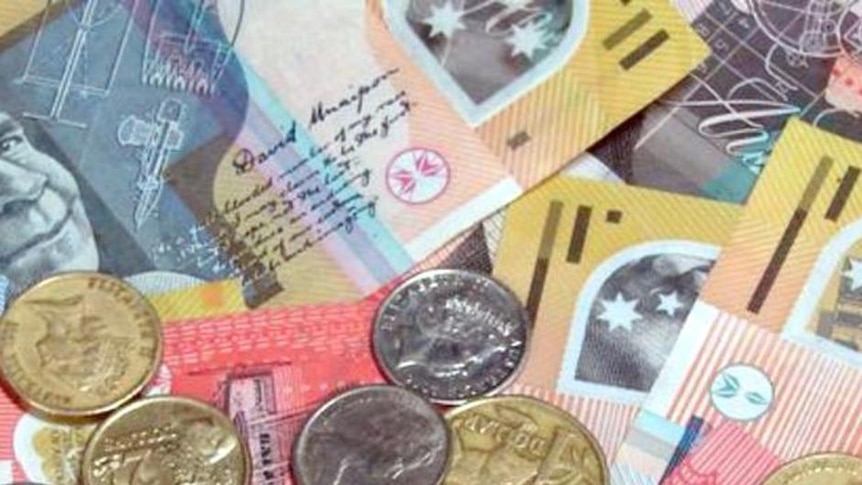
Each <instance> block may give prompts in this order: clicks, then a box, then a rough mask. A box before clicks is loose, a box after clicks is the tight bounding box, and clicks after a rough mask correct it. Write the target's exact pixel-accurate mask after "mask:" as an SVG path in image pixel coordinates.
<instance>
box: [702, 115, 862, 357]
mask: <svg viewBox="0 0 862 485" xmlns="http://www.w3.org/2000/svg"><path fill="white" fill-rule="evenodd" d="M860 171H862V145H860V144H858V143H855V142H852V141H849V140H847V139H844V138H841V137H840V136H837V135H833V134H831V133H827V132H825V131H822V130H819V129H817V128H815V127H812V126H810V125H808V124H805V123H802V122H800V121H793V122H791V123H790V124H789V125H788V127H787V130H786V131H785V132H784V133H783V134H782V136H781V139H780V140H779V141H778V144H777V148H776V150H775V152H774V153H773V155H772V158H771V159H770V164H769V166H768V168H767V169H766V170H765V171H764V173H763V175H762V177H761V178H760V181H759V182H758V185H757V186H756V188H755V190H754V192H753V194H752V197H751V198H750V199H749V203H748V205H747V206H746V208H745V210H744V212H743V214H742V215H741V216H740V222H739V226H738V227H737V228H736V229H735V230H734V233H733V236H732V237H731V239H730V242H729V244H728V245H727V247H726V248H725V249H724V251H723V252H722V257H721V259H720V260H719V261H718V263H717V264H716V267H715V269H714V271H713V273H712V275H711V277H710V279H709V283H708V284H707V285H706V288H705V289H704V293H703V299H704V300H705V301H706V302H708V303H710V304H712V305H713V306H715V307H718V308H719V309H721V310H722V311H725V312H728V313H731V314H734V315H737V316H740V317H742V318H745V319H747V320H749V321H751V322H754V323H757V324H759V325H761V326H764V327H767V328H769V329H770V330H773V331H775V332H781V333H782V334H784V335H785V336H786V337H788V338H790V339H791V340H794V341H797V342H799V343H803V344H805V345H809V346H813V347H815V348H817V349H818V350H820V351H823V352H826V353H828V354H830V355H835V356H841V357H842V358H844V359H845V360H846V361H848V362H850V363H853V364H854V365H857V366H859V365H862V353H860V350H862V187H860V185H859V175H860Z"/></svg>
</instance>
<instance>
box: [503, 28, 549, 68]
mask: <svg viewBox="0 0 862 485" xmlns="http://www.w3.org/2000/svg"><path fill="white" fill-rule="evenodd" d="M506 43H507V44H509V45H511V46H512V57H518V56H519V55H523V56H525V57H526V58H527V59H529V60H531V61H532V60H533V56H535V55H536V52H538V51H540V50H544V49H547V48H548V34H547V32H545V30H544V29H543V28H542V27H541V26H540V25H539V24H538V23H536V22H531V23H529V24H527V25H526V26H524V27H521V26H519V25H513V26H512V35H510V36H509V37H508V38H507V39H506Z"/></svg>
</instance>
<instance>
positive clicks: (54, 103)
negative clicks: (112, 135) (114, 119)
mask: <svg viewBox="0 0 862 485" xmlns="http://www.w3.org/2000/svg"><path fill="white" fill-rule="evenodd" d="M59 3H60V1H59V0H48V1H47V5H46V8H45V10H44V11H43V13H42V18H41V21H40V24H39V27H38V29H37V31H36V36H35V39H34V40H33V44H32V47H31V48H30V55H29V59H28V60H27V66H26V67H25V68H24V72H23V74H22V76H21V77H20V78H19V79H18V80H17V82H18V83H21V84H29V85H33V86H38V87H40V88H46V89H48V90H51V91H53V94H52V96H51V98H50V103H49V104H48V105H46V106H45V108H44V109H45V111H46V112H45V111H42V112H36V111H32V112H31V111H28V112H26V113H25V114H24V116H26V117H28V118H34V119H39V120H44V121H49V122H55V123H60V124H63V125H65V126H70V127H74V128H81V129H83V128H86V127H87V122H86V121H84V120H81V119H80V117H81V115H79V114H67V111H69V110H70V108H71V111H73V113H75V112H77V111H79V110H81V109H82V108H85V106H84V104H85V103H86V102H88V101H89V98H91V97H96V98H106V97H107V96H108V95H109V94H110V93H111V87H112V86H113V84H114V81H115V80H116V78H117V70H118V69H119V65H120V59H121V57H122V55H123V53H124V52H125V48H126V43H127V40H128V37H129V32H130V30H131V28H132V20H133V18H134V11H135V9H136V8H137V4H138V0H133V1H132V2H131V3H129V2H125V3H127V4H128V5H124V2H122V1H121V0H86V1H82V2H63V5H62V8H64V9H66V10H67V11H68V14H67V15H61V16H59V18H55V17H56V16H55V15H54V14H53V13H52V10H53V9H52V8H50V7H52V6H55V5H56V4H59ZM49 24H51V29H52V30H54V34H53V35H48V36H46V35H44V34H45V33H46V30H47V28H48V25H49ZM97 38H98V39H97ZM108 39H111V40H110V41H108ZM106 46H113V49H112V48H110V47H106ZM106 49H107V51H108V52H106ZM58 59H63V60H62V62H57V60H58ZM72 97H75V98H76V100H74V101H73V100H72ZM71 104H75V106H74V107H72V106H70V105H71Z"/></svg>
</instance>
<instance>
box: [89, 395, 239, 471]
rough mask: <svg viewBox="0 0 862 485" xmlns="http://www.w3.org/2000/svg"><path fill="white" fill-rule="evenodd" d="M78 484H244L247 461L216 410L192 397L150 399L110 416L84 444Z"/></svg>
mask: <svg viewBox="0 0 862 485" xmlns="http://www.w3.org/2000/svg"><path fill="white" fill-rule="evenodd" d="M82 462H83V464H82V466H81V468H82V470H81V478H82V480H83V483H84V485H114V484H118V483H128V484H144V483H154V484H155V483H158V484H160V485H168V484H182V483H187V484H207V485H248V484H249V483H250V482H251V457H250V455H249V453H248V449H247V448H246V446H245V443H244V442H243V440H242V437H241V436H240V434H239V432H238V431H237V430H236V428H234V426H233V424H232V423H231V421H230V420H229V419H228V418H227V416H225V415H224V414H222V412H221V411H219V410H218V409H216V408H214V407H212V406H210V405H208V404H205V403H203V402H200V401H196V400H194V399H189V398H184V397H173V396H159V397H150V398H146V399H142V400H140V401H136V402H134V403H132V404H129V405H128V406H126V407H124V408H122V409H120V410H119V411H117V412H115V413H114V414H112V415H111V416H109V417H108V419H106V420H105V422H104V423H102V424H101V425H100V426H99V428H98V429H96V432H95V433H93V437H92V438H90V441H89V443H87V448H86V449H85V450H84V456H83V458H82Z"/></svg>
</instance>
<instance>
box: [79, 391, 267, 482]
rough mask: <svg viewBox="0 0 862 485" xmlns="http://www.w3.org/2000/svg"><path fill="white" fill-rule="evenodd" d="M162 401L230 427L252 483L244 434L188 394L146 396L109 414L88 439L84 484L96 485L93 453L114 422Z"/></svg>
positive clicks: (82, 473)
mask: <svg viewBox="0 0 862 485" xmlns="http://www.w3.org/2000/svg"><path fill="white" fill-rule="evenodd" d="M161 403H166V404H180V405H183V406H188V407H190V408H195V409H198V410H203V411H204V412H206V413H208V414H209V415H211V416H213V417H214V418H215V419H216V420H218V421H219V422H220V423H221V424H223V425H225V427H226V428H227V429H229V430H230V432H231V434H233V436H234V437H235V438H236V439H237V442H239V445H240V449H241V450H242V455H243V462H244V463H243V464H244V468H245V470H244V472H243V483H242V485H251V479H252V474H253V470H252V466H253V463H252V458H251V452H250V451H249V448H248V443H246V441H245V438H243V436H242V434H240V432H239V430H238V429H237V428H236V426H235V425H234V424H233V422H232V421H231V420H230V418H229V417H227V416H226V415H225V414H224V413H223V412H222V411H221V410H220V409H218V408H216V407H215V406H213V405H211V404H209V403H207V402H205V401H202V400H200V399H195V398H191V397H186V396H151V397H145V398H143V399H139V400H137V401H135V402H133V403H131V404H128V405H126V406H124V407H122V408H120V409H118V410H117V411H116V412H114V413H113V414H111V415H110V416H108V418H107V419H105V421H103V422H102V423H101V424H100V425H99V426H98V427H97V428H96V430H95V431H93V434H92V435H90V439H89V440H87V445H86V446H85V447H84V453H83V454H82V456H81V468H80V477H79V479H80V480H81V483H82V484H83V485H94V484H93V482H92V481H91V480H90V473H91V472H92V463H93V458H94V457H93V455H94V454H95V453H96V450H95V448H96V446H97V445H98V443H97V442H98V441H99V440H100V439H101V437H102V436H103V435H104V434H105V433H106V432H107V430H109V429H110V427H111V426H112V425H113V424H114V423H116V422H117V421H119V420H121V419H123V418H125V417H126V416H127V415H129V414H132V413H134V412H136V411H138V410H139V409H141V408H143V407H147V406H152V405H159V404H161Z"/></svg>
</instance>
